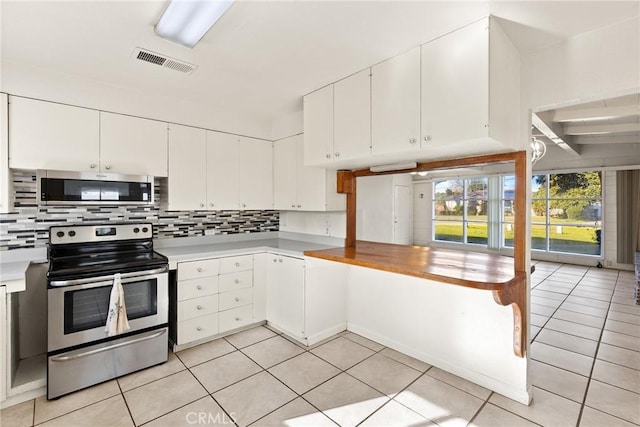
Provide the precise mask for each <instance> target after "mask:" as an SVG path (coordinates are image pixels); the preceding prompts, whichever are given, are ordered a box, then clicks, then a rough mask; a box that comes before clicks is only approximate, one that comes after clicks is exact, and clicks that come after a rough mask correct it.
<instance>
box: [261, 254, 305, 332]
mask: <svg viewBox="0 0 640 427" xmlns="http://www.w3.org/2000/svg"><path fill="white" fill-rule="evenodd" d="M267 321H269V322H270V323H272V324H273V325H274V326H276V327H277V328H278V329H281V330H282V331H284V332H286V333H288V334H289V335H292V336H294V337H297V338H300V339H302V338H304V336H305V333H304V260H301V259H297V258H291V257H287V256H282V255H276V254H269V257H268V261H267Z"/></svg>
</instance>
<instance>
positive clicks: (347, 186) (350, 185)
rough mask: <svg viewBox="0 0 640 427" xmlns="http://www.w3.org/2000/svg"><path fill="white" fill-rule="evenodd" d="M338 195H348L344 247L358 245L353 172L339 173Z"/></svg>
mask: <svg viewBox="0 0 640 427" xmlns="http://www.w3.org/2000/svg"><path fill="white" fill-rule="evenodd" d="M337 190H338V193H340V194H346V195H347V230H346V237H345V239H344V246H345V247H347V248H352V247H355V245H356V177H355V176H354V174H353V172H351V171H338V188H337Z"/></svg>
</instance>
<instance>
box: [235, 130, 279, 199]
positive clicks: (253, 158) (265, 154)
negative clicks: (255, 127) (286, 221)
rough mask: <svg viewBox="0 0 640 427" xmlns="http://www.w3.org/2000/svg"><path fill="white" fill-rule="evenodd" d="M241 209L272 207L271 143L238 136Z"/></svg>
mask: <svg viewBox="0 0 640 427" xmlns="http://www.w3.org/2000/svg"><path fill="white" fill-rule="evenodd" d="M239 144H240V146H239V149H240V159H239V162H240V167H239V168H238V170H239V172H240V178H239V180H238V188H239V191H240V208H241V209H273V144H272V143H271V142H268V141H262V140H259V139H255V138H247V137H242V136H241V137H240V141H239Z"/></svg>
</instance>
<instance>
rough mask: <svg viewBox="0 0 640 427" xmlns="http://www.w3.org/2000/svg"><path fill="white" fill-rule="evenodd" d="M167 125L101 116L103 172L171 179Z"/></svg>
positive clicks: (103, 113) (121, 116) (112, 115)
mask: <svg viewBox="0 0 640 427" xmlns="http://www.w3.org/2000/svg"><path fill="white" fill-rule="evenodd" d="M167 141H168V131H167V123H165V122H159V121H156V120H148V119H141V118H139V117H131V116H123V115H122V114H112V113H105V112H102V111H101V112H100V170H101V171H102V172H113V173H120V174H131V175H151V176H167V172H168V170H167V151H168V150H167Z"/></svg>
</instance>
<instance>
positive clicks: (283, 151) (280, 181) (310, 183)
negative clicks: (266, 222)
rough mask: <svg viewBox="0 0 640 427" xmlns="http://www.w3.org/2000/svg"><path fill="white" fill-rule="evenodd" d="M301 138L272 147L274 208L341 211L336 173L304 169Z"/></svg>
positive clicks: (292, 138) (281, 142)
mask: <svg viewBox="0 0 640 427" xmlns="http://www.w3.org/2000/svg"><path fill="white" fill-rule="evenodd" d="M302 138H303V137H302V135H296V136H292V137H289V138H285V139H281V140H279V141H276V142H275V143H274V147H273V182H274V189H273V199H274V208H275V209H280V210H301V211H330V210H344V209H345V197H344V195H342V194H338V193H337V189H336V179H337V177H336V173H335V172H334V171H327V170H326V169H324V168H318V167H312V166H305V165H304V144H303V140H302Z"/></svg>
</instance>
